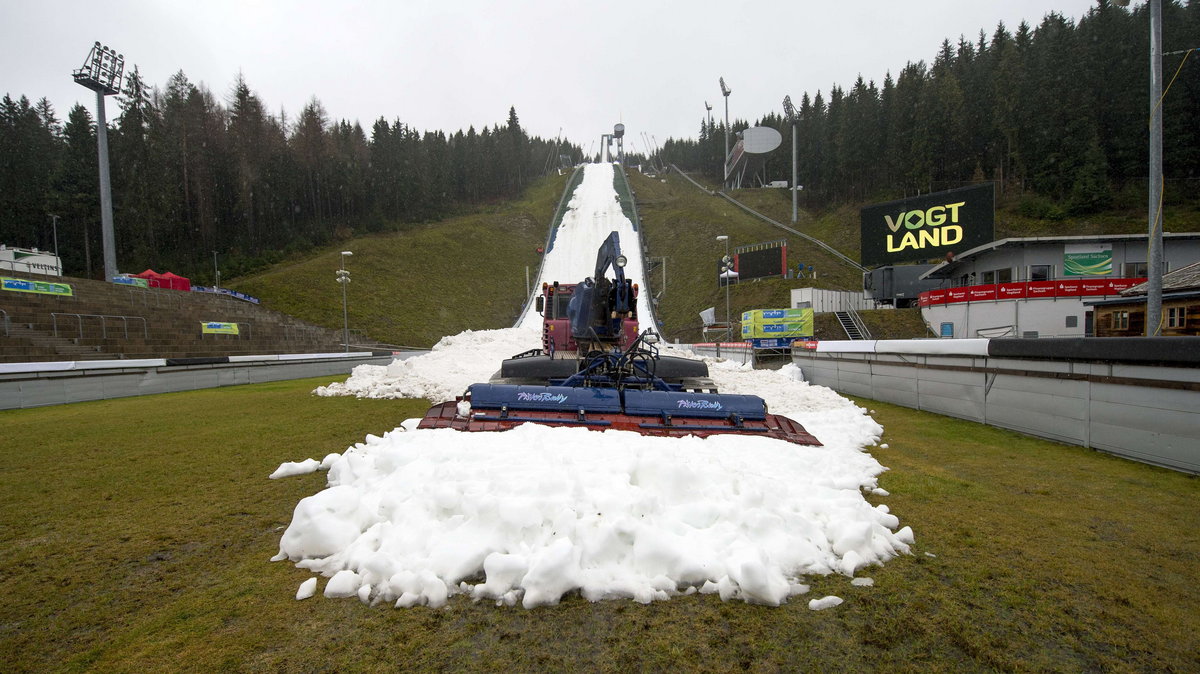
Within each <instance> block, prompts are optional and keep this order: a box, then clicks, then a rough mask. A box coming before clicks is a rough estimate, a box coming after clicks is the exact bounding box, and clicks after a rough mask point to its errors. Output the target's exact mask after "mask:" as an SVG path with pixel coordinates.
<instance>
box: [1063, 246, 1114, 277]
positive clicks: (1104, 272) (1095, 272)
mask: <svg viewBox="0 0 1200 674" xmlns="http://www.w3.org/2000/svg"><path fill="white" fill-rule="evenodd" d="M1112 270H1113V255H1112V244H1111V243H1079V244H1067V245H1065V246H1063V276H1109V275H1111V274H1112Z"/></svg>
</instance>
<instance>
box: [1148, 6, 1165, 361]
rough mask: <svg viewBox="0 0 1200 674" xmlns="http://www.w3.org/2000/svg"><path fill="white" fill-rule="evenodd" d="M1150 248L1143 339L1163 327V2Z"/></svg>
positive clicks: (1156, 39) (1155, 44)
mask: <svg viewBox="0 0 1200 674" xmlns="http://www.w3.org/2000/svg"><path fill="white" fill-rule="evenodd" d="M1148 4H1149V5H1150V216H1149V219H1150V247H1149V251H1148V252H1147V260H1146V262H1147V269H1146V272H1147V274H1148V275H1149V278H1148V279H1147V281H1148V282H1149V284H1148V286H1147V292H1146V336H1147V337H1157V336H1158V335H1159V334H1161V326H1162V277H1163V221H1162V195H1163V162H1162V106H1161V105H1160V104H1159V103H1160V100H1159V99H1161V98H1162V0H1150V2H1149V3H1148Z"/></svg>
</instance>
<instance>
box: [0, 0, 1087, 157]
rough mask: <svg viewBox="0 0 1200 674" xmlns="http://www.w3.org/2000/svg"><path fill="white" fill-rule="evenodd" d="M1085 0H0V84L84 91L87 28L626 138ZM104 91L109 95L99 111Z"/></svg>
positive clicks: (348, 85) (358, 113)
mask: <svg viewBox="0 0 1200 674" xmlns="http://www.w3.org/2000/svg"><path fill="white" fill-rule="evenodd" d="M1093 5H1094V0H908V1H907V2H898V1H897V0H853V1H851V2H809V1H803V0H789V1H785V2H762V1H761V0H760V1H758V2H734V1H728V2H711V1H709V0H691V1H687V2H684V1H679V2H655V1H654V0H642V1H640V2H632V1H625V0H609V1H606V2H578V1H573V0H546V1H540V0H539V1H529V2H526V1H523V0H509V1H508V2H484V1H476V0H468V1H463V0H442V1H434V2H425V1H407V0H404V1H401V0H396V1H394V2H383V1H377V2H364V1H345V0H342V1H333V0H327V1H325V2H312V1H308V0H304V1H296V2H283V1H282V0H276V1H271V2H268V1H263V0H236V1H230V0H191V1H186V2H185V1H175V0H171V1H167V0H163V1H159V2H150V1H149V0H143V1H135V0H107V1H106V0H93V1H91V2H87V3H83V2H76V1H74V0H71V1H67V2H35V1H28V2H27V1H22V0H0V37H2V38H3V39H2V40H0V92H3V93H8V94H10V95H12V96H14V97H16V96H20V95H25V96H28V97H29V98H30V99H31V100H36V99H38V98H41V97H43V96H45V97H47V98H49V99H50V102H51V103H53V105H54V107H55V110H56V111H57V113H58V116H59V117H60V118H65V117H66V115H67V111H68V110H69V109H70V108H71V106H72V105H74V104H75V103H76V102H77V101H78V102H82V103H84V104H85V105H86V106H87V107H88V108H89V110H91V111H92V112H93V114H94V108H95V94H93V93H92V92H90V91H89V90H87V89H84V88H83V87H81V86H79V85H77V84H75V83H74V82H73V81H72V79H71V72H72V71H73V70H75V69H76V68H79V67H80V66H81V65H82V64H83V62H84V59H85V57H86V56H87V54H88V50H89V49H90V47H91V45H92V43H93V42H94V41H96V40H100V41H101V42H102V43H104V44H107V45H109V46H110V47H112V48H113V49H115V50H117V51H119V52H121V53H123V54H124V55H125V62H126V70H127V71H130V70H132V69H133V66H134V65H137V66H138V68H139V70H140V72H141V73H142V75H143V76H144V78H145V79H146V81H147V82H148V83H150V84H152V85H156V86H159V87H162V86H164V85H165V84H166V81H167V79H168V78H169V77H170V76H171V75H172V74H173V73H174V72H176V71H178V70H183V72H184V73H185V74H186V75H187V76H188V78H189V79H190V80H191V81H192V82H193V83H203V84H204V85H206V86H207V87H208V88H209V89H210V90H211V91H212V92H213V93H214V94H215V95H216V96H217V97H218V98H220V99H222V100H228V96H229V92H230V90H231V88H232V84H233V82H234V80H235V78H236V76H237V73H238V71H241V72H242V73H243V74H244V75H245V78H246V82H247V83H248V84H249V85H250V88H251V89H252V90H254V91H255V92H256V93H257V94H258V95H259V97H260V98H261V99H262V100H263V102H264V103H265V104H266V105H267V107H268V109H270V110H272V111H274V112H275V113H276V114H278V112H279V110H280V109H285V110H286V111H287V112H288V114H289V116H290V117H292V118H294V116H295V113H296V112H298V111H299V110H300V108H302V107H303V106H304V105H305V103H306V102H307V101H308V100H309V99H310V98H311V97H312V96H314V95H315V96H316V97H317V98H319V99H320V101H321V103H322V104H323V105H324V107H325V109H326V111H327V112H328V114H329V116H330V118H331V119H334V120H337V119H349V120H352V121H353V120H357V121H359V122H361V123H362V125H363V127H364V129H366V130H367V132H368V133H370V125H371V123H372V122H373V121H374V120H375V119H377V118H379V117H381V116H382V117H385V118H387V119H388V120H394V119H397V118H398V119H400V120H402V121H403V122H405V123H407V124H410V125H412V126H414V127H416V128H418V129H421V130H432V129H442V130H445V131H449V132H453V131H456V130H458V129H465V128H466V127H467V126H469V125H474V126H475V127H476V129H479V128H481V127H483V126H488V125H492V124H496V123H503V122H504V121H505V120H506V119H507V115H508V109H509V106H515V107H516V109H517V114H518V116H519V117H520V119H521V124H522V126H523V127H525V129H526V130H527V131H529V132H530V133H532V134H535V135H539V136H543V137H554V136H557V135H558V134H559V131H560V129H561V132H562V134H563V135H564V136H565V137H567V138H569V139H570V140H571V141H573V142H575V143H578V144H580V145H582V146H583V148H584V150H585V151H586V150H588V149H589V147H590V145H591V144H592V142H593V139H595V140H596V141H597V144H598V138H599V136H600V134H602V133H606V132H611V130H612V127H613V124H615V123H617V122H623V123H624V124H625V126H626V129H627V139H630V140H632V142H633V149H640V147H641V145H642V141H641V134H642V133H643V132H645V133H646V134H647V135H653V136H654V137H655V138H656V139H657V141H658V143H659V144H661V143H662V142H663V141H664V140H666V138H667V137H672V136H673V137H683V136H687V137H694V136H695V135H696V134H697V133H698V131H699V125H700V121H701V119H703V117H704V115H705V112H704V104H705V101H707V102H708V103H710V104H711V105H712V106H713V108H714V109H713V115H714V116H715V117H718V118H719V117H721V116H723V115H724V108H723V103H722V101H721V91H720V86H719V84H718V81H717V80H718V77H724V78H725V82H726V83H727V84H728V85H729V87H730V88H731V89H732V91H733V93H732V95H731V96H730V97H729V114H730V117H731V118H741V119H747V120H750V121H753V120H754V119H755V118H757V117H758V116H760V115H762V114H764V113H766V112H769V111H771V110H776V111H778V110H781V108H782V100H783V97H784V95H785V94H790V95H791V96H792V98H793V99H794V100H796V101H797V102H799V100H800V95H801V94H802V93H803V92H805V91H807V92H809V93H810V94H812V93H815V92H816V91H817V90H821V91H823V92H828V91H829V88H830V85H831V84H839V85H842V86H843V87H849V86H850V85H851V84H853V82H854V80H855V78H856V77H858V75H860V74H861V75H862V76H863V77H864V78H866V79H868V80H874V81H876V82H877V83H879V82H882V81H883V78H884V75H885V73H887V72H889V71H890V72H892V73H893V75H894V74H895V73H897V72H899V70H900V69H901V68H902V67H903V66H904V64H905V63H906V62H908V61H917V60H925V61H927V62H928V61H931V60H932V58H933V56H934V54H935V53H936V52H937V48H938V46H939V45H940V43H941V41H942V40H943V39H945V38H950V39H951V40H952V41H954V40H957V38H958V37H959V35H966V36H967V37H968V38H970V39H971V40H972V41H974V40H976V39H977V37H978V35H979V31H980V30H981V29H982V30H983V31H985V32H986V33H987V35H988V36H989V37H990V35H991V34H992V32H993V31H994V30H995V29H996V26H997V24H998V23H999V22H1001V21H1003V22H1004V24H1005V25H1006V26H1008V27H1009V28H1010V29H1014V28H1015V27H1016V26H1017V25H1018V24H1019V23H1020V22H1021V20H1027V21H1029V23H1030V24H1032V25H1035V26H1036V25H1037V23H1039V22H1040V20H1041V18H1042V16H1043V15H1044V14H1045V13H1046V12H1048V11H1052V10H1053V11H1058V12H1060V13H1062V14H1064V15H1066V16H1067V17H1069V18H1071V19H1074V20H1078V19H1079V17H1080V16H1082V15H1083V14H1084V13H1086V12H1087V10H1088V8H1089V7H1091V6H1093ZM117 112H118V110H117V108H116V106H115V103H114V102H113V101H112V100H111V99H110V101H109V113H108V114H109V118H110V119H112V118H115V117H116V114H117Z"/></svg>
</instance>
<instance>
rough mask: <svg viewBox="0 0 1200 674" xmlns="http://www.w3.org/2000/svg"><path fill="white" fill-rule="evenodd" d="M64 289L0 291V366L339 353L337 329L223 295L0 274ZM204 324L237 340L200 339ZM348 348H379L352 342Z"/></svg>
mask: <svg viewBox="0 0 1200 674" xmlns="http://www.w3.org/2000/svg"><path fill="white" fill-rule="evenodd" d="M4 275H5V276H8V277H10V278H22V279H28V280H31V281H48V282H55V283H68V284H70V285H71V288H72V290H73V292H74V294H73V295H72V296H59V295H43V294H35V293H24V292H14V291H9V290H0V362H5V363H14V362H26V361H50V360H111V359H123V358H194V357H206V356H235V355H262V354H281V353H330V352H337V351H342V350H344V348H345V347H344V345H343V343H342V331H341V330H332V329H329V328H323V327H320V326H317V325H313V324H311V323H306V322H305V321H302V320H300V319H297V318H294V317H292V316H288V315H286V314H283V313H280V312H278V311H274V310H272V309H268V308H266V307H263V306H262V305H258V304H253V303H250V302H246V301H244V300H239V299H236V298H233V297H229V296H226V295H216V294H210V293H198V292H182V291H178V290H167V289H161V288H149V289H147V288H138V287H134V286H123V285H116V284H112V283H105V282H103V281H93V280H90V279H81V278H69V277H57V276H42V275H39V274H24V273H13V272H5V273H4ZM209 321H216V322H222V323H238V324H239V334H237V335H222V334H204V333H202V332H201V324H202V323H205V322H209ZM351 337H352V339H351V342H352V344H351V349H357V350H362V349H363V348H367V349H371V348H386V347H381V346H380V345H378V344H374V343H366V344H364V343H362V342H361V341H355V340H354V338H353V337H354V336H353V335H352V336H351Z"/></svg>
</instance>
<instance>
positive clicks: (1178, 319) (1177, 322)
mask: <svg viewBox="0 0 1200 674" xmlns="http://www.w3.org/2000/svg"><path fill="white" fill-rule="evenodd" d="M1186 326H1187V307H1169V308H1168V309H1167V327H1168V328H1182V327H1186Z"/></svg>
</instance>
